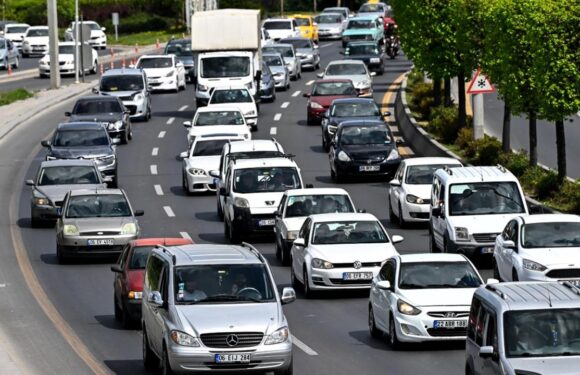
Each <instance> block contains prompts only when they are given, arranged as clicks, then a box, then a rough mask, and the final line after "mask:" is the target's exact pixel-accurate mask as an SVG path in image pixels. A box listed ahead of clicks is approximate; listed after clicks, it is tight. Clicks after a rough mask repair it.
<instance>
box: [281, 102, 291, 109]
mask: <svg viewBox="0 0 580 375" xmlns="http://www.w3.org/2000/svg"><path fill="white" fill-rule="evenodd" d="M289 105H290V102H284V103H282V105H281V106H280V108H288V106H289Z"/></svg>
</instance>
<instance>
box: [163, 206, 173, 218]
mask: <svg viewBox="0 0 580 375" xmlns="http://www.w3.org/2000/svg"><path fill="white" fill-rule="evenodd" d="M163 210H164V211H165V213H166V214H167V216H169V217H175V212H173V210H172V209H171V207H169V206H163Z"/></svg>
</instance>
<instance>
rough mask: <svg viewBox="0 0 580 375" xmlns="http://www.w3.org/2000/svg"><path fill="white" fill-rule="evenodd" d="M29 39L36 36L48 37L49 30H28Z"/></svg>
mask: <svg viewBox="0 0 580 375" xmlns="http://www.w3.org/2000/svg"><path fill="white" fill-rule="evenodd" d="M26 36H27V37H31V36H32V37H35V36H48V29H32V30H31V29H28V31H27V32H26Z"/></svg>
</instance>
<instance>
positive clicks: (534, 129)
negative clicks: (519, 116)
mask: <svg viewBox="0 0 580 375" xmlns="http://www.w3.org/2000/svg"><path fill="white" fill-rule="evenodd" d="M529 116H530V120H529V121H530V151H529V152H530V166H532V167H535V166H536V165H538V124H537V118H536V112H534V111H532V112H530V114H529Z"/></svg>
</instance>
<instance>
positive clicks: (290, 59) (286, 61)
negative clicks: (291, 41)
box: [282, 56, 296, 64]
mask: <svg viewBox="0 0 580 375" xmlns="http://www.w3.org/2000/svg"><path fill="white" fill-rule="evenodd" d="M282 60H284V64H293V63H295V62H296V57H287V56H286V57H282Z"/></svg>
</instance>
